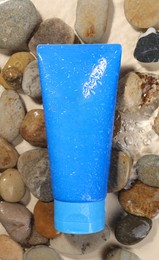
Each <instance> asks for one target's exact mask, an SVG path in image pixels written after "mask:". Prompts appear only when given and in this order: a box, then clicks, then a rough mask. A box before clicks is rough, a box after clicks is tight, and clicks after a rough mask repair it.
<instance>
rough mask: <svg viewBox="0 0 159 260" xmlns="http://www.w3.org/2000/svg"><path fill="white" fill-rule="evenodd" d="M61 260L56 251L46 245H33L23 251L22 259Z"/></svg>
mask: <svg viewBox="0 0 159 260" xmlns="http://www.w3.org/2000/svg"><path fill="white" fill-rule="evenodd" d="M35 259H38V260H61V257H60V256H59V255H58V254H57V252H56V251H55V250H54V249H52V248H50V247H47V246H35V247H32V248H30V249H28V250H27V251H26V252H25V253H24V260H35Z"/></svg>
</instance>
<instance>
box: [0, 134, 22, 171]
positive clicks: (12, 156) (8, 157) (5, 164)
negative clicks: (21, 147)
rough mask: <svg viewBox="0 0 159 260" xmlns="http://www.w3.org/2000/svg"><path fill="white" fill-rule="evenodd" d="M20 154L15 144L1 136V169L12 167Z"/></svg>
mask: <svg viewBox="0 0 159 260" xmlns="http://www.w3.org/2000/svg"><path fill="white" fill-rule="evenodd" d="M18 157H19V154H18V152H17V150H16V149H15V148H14V146H13V145H11V144H10V143H8V142H7V141H6V140H5V139H4V138H2V137H0V170H5V169H8V168H12V167H14V166H15V165H16V163H17V161H18Z"/></svg>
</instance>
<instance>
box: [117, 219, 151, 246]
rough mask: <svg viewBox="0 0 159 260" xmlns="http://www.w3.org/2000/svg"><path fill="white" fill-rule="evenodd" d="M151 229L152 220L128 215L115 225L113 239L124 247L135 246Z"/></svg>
mask: <svg viewBox="0 0 159 260" xmlns="http://www.w3.org/2000/svg"><path fill="white" fill-rule="evenodd" d="M151 228H152V220H151V219H148V218H144V217H138V216H135V215H131V214H128V215H126V216H124V217H123V218H122V219H121V220H120V221H119V222H117V223H116V227H115V237H116V239H117V240H118V241H119V242H120V243H121V244H124V245H128V246H130V245H135V244H137V243H139V242H140V241H142V240H143V239H144V238H145V237H146V236H147V235H148V234H149V232H150V230H151Z"/></svg>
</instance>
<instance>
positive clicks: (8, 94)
mask: <svg viewBox="0 0 159 260" xmlns="http://www.w3.org/2000/svg"><path fill="white" fill-rule="evenodd" d="M0 115H1V116H0V135H1V136H2V137H3V138H5V139H6V140H7V141H8V142H13V141H14V140H15V138H16V137H18V135H19V130H20V125H21V123H22V121H23V118H24V116H25V108H24V104H23V102H22V100H21V98H20V96H19V94H18V93H17V92H16V91H14V90H5V91H4V92H3V93H2V95H1V97H0Z"/></svg>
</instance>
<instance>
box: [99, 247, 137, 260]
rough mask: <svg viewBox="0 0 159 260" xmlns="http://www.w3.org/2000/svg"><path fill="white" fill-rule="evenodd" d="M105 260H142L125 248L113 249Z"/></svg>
mask: <svg viewBox="0 0 159 260" xmlns="http://www.w3.org/2000/svg"><path fill="white" fill-rule="evenodd" d="M104 260H140V258H139V257H138V256H137V255H136V254H134V253H132V252H130V251H127V250H125V249H123V248H112V249H111V250H109V252H108V254H107V255H106V257H105V258H104Z"/></svg>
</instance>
